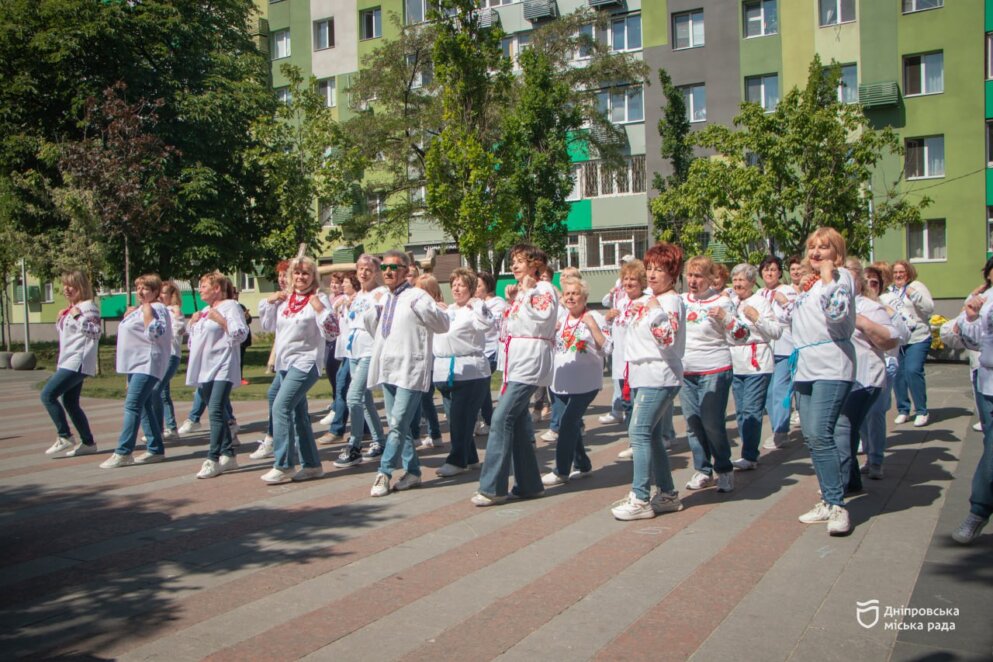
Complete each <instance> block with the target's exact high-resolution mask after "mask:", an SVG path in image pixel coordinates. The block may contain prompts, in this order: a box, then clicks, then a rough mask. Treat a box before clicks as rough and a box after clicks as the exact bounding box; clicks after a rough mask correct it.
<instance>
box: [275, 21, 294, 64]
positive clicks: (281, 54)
mask: <svg viewBox="0 0 993 662" xmlns="http://www.w3.org/2000/svg"><path fill="white" fill-rule="evenodd" d="M291 54H292V50H291V49H290V31H289V29H288V28H287V29H286V30H274V31H273V33H272V59H273V60H282V59H284V58H288V57H289V56H290V55H291Z"/></svg>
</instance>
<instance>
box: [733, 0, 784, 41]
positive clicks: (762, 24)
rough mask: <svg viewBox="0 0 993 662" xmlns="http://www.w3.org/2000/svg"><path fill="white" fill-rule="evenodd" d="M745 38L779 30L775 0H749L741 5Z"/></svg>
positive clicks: (761, 35) (774, 32) (763, 35)
mask: <svg viewBox="0 0 993 662" xmlns="http://www.w3.org/2000/svg"><path fill="white" fill-rule="evenodd" d="M742 10H743V20H742V22H743V24H744V31H745V38H746V39H747V38H749V37H765V36H766V35H770V34H776V33H777V32H779V20H778V17H777V15H776V0H749V1H748V2H745V3H744V4H743V5H742Z"/></svg>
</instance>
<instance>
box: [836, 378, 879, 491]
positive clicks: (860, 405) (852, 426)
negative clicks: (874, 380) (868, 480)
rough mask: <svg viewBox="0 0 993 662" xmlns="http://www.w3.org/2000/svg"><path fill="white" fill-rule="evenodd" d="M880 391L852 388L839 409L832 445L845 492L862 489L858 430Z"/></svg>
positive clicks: (877, 388)
mask: <svg viewBox="0 0 993 662" xmlns="http://www.w3.org/2000/svg"><path fill="white" fill-rule="evenodd" d="M881 390H882V389H880V388H879V387H878V386H870V387H868V388H854V387H853V388H852V390H851V391H849V393H848V397H847V398H845V406H844V407H842V408H841V416H839V417H838V423H837V425H836V426H835V428H834V443H835V444H836V445H837V446H838V458H839V460H840V463H841V479H842V480H843V481H844V482H845V491H846V492H857V491H858V490H861V489H862V473H861V471H859V463H858V450H859V428H861V427H862V422H863V421H864V420H865V416H866V414H868V413H869V410H870V409H871V408H872V405H873V403H875V402H876V400H877V399H878V398H879V392H880V391H881Z"/></svg>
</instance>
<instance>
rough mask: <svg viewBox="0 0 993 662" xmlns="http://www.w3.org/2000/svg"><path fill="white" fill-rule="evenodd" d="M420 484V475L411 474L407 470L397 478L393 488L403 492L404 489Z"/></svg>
mask: <svg viewBox="0 0 993 662" xmlns="http://www.w3.org/2000/svg"><path fill="white" fill-rule="evenodd" d="M420 484H421V477H420V476H418V475H416V474H412V473H410V472H409V471H408V472H407V473H405V474H404V475H403V478H401V479H400V480H398V481H397V482H396V483H395V484H394V485H393V489H394V490H396V491H397V492H403V491H404V490H409V489H410V488H412V487H417V486H418V485H420Z"/></svg>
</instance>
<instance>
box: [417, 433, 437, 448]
mask: <svg viewBox="0 0 993 662" xmlns="http://www.w3.org/2000/svg"><path fill="white" fill-rule="evenodd" d="M442 443H443V442H442V441H441V439H432V438H431V435H425V437H424V438H423V439H421V443H420V444H419V445H418V446H417V448H419V449H425V450H426V449H431V448H441V444H442Z"/></svg>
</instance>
